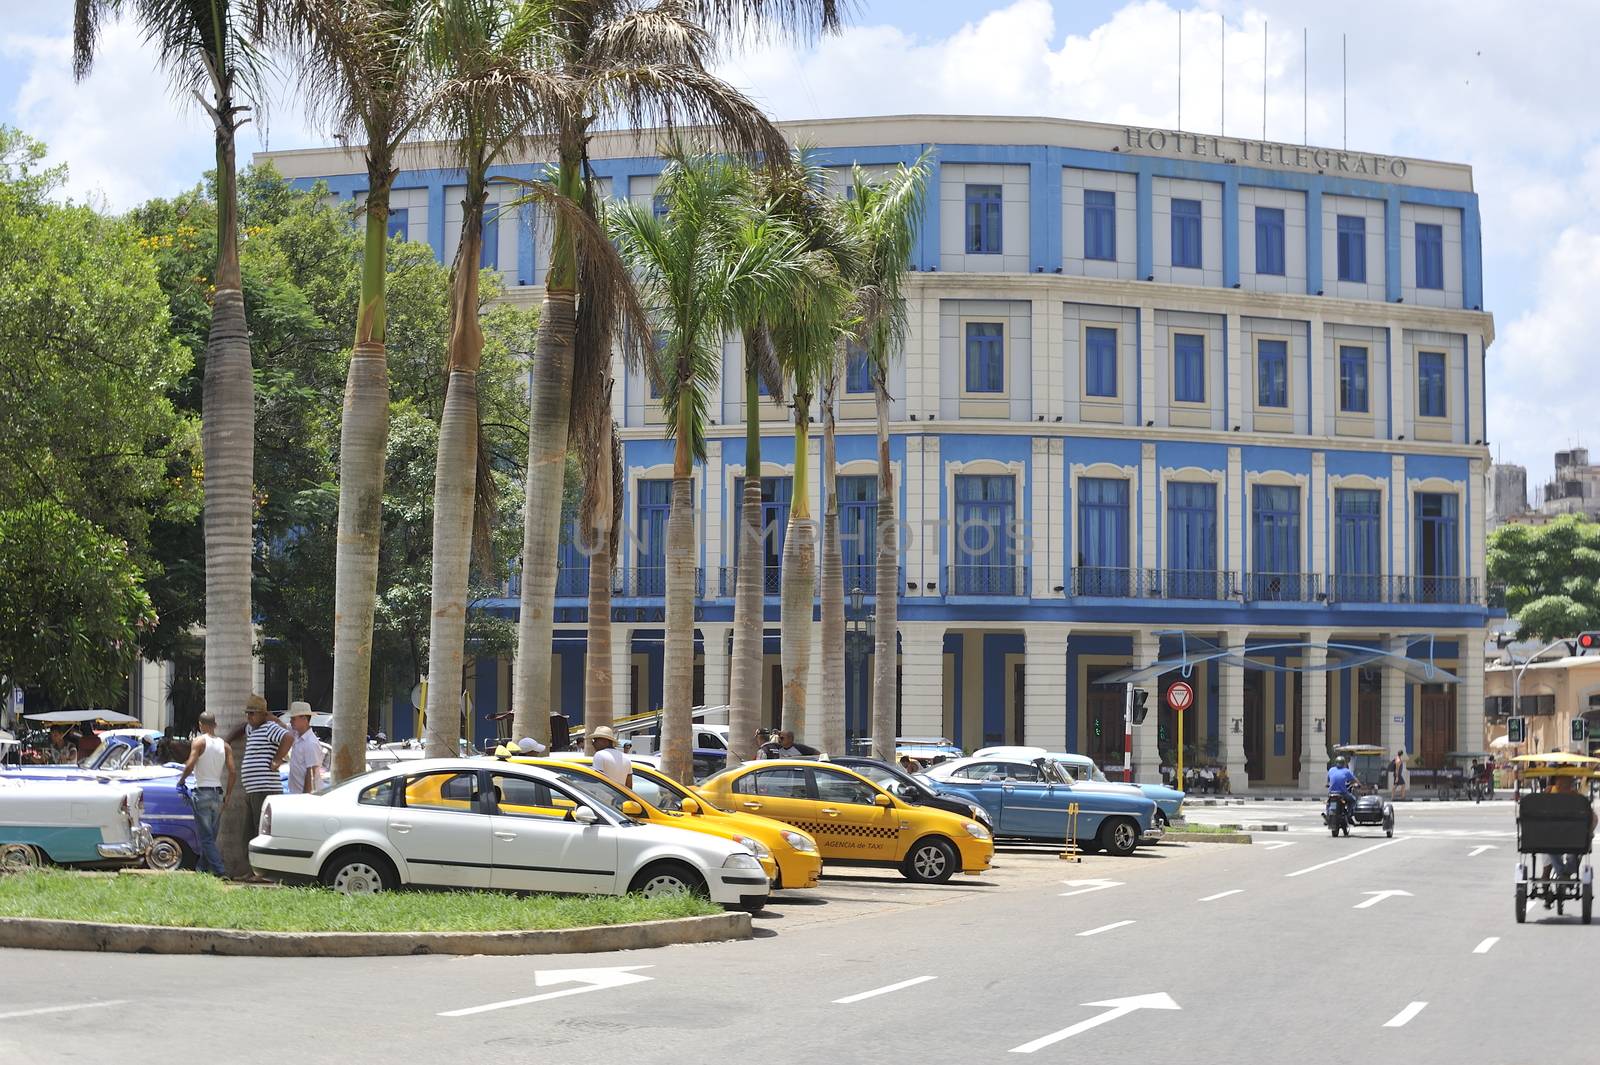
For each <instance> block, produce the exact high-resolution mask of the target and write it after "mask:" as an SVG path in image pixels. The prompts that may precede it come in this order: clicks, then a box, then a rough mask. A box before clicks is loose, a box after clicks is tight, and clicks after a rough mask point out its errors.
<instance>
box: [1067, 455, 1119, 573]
mask: <svg viewBox="0 0 1600 1065" xmlns="http://www.w3.org/2000/svg"><path fill="white" fill-rule="evenodd" d="M1128 576H1129V573H1128V482H1127V481H1121V480H1113V479H1110V478H1104V477H1082V478H1079V480H1078V569H1077V572H1076V573H1075V574H1074V575H1073V582H1072V587H1073V594H1074V595H1111V596H1125V595H1127V594H1128Z"/></svg>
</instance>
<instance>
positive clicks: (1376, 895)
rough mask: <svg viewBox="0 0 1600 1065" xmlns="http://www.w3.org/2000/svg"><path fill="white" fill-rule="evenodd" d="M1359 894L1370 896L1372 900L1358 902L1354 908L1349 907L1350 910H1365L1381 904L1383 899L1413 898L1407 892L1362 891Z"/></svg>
mask: <svg viewBox="0 0 1600 1065" xmlns="http://www.w3.org/2000/svg"><path fill="white" fill-rule="evenodd" d="M1361 894H1363V895H1371V896H1372V898H1370V899H1368V900H1367V901H1366V902H1358V903H1356V904H1355V905H1354V906H1352V907H1350V908H1351V909H1353V910H1365V909H1367V908H1368V907H1369V906H1376V905H1377V904H1378V903H1380V902H1382V901H1383V900H1384V899H1390V898H1400V897H1404V898H1408V899H1409V898H1412V897H1413V896H1412V894H1411V892H1409V891H1363V892H1362V893H1361Z"/></svg>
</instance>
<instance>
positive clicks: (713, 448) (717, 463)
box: [704, 440, 732, 599]
mask: <svg viewBox="0 0 1600 1065" xmlns="http://www.w3.org/2000/svg"><path fill="white" fill-rule="evenodd" d="M723 475H724V469H723V465H722V441H721V440H707V441H706V518H705V538H706V539H705V553H704V556H705V589H706V593H705V598H707V599H715V598H717V597H718V596H719V595H721V594H722V585H721V580H722V572H721V567H722V566H723V565H725V564H726V563H724V562H723V558H722V540H723V537H722V520H723V513H722V488H723ZM731 516H732V508H731V507H730V508H729V517H730V520H731ZM729 557H730V558H731V557H732V552H731V551H730V552H729ZM729 592H730V594H731V592H732V585H731V584H730V585H729Z"/></svg>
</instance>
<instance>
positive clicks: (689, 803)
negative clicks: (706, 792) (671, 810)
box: [678, 799, 700, 814]
mask: <svg viewBox="0 0 1600 1065" xmlns="http://www.w3.org/2000/svg"><path fill="white" fill-rule="evenodd" d="M678 808H679V809H681V810H682V811H683V812H684V813H686V814H697V813H699V812H700V804H699V803H697V802H695V801H694V800H693V799H684V800H683V801H682V802H681V803H679V804H678Z"/></svg>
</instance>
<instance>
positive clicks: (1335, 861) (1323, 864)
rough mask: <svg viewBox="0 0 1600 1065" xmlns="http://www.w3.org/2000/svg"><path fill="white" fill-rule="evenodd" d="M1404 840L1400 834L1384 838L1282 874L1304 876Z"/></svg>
mask: <svg viewBox="0 0 1600 1065" xmlns="http://www.w3.org/2000/svg"><path fill="white" fill-rule="evenodd" d="M1405 841H1406V840H1405V837H1404V836H1401V837H1399V838H1398V839H1386V840H1384V841H1383V842H1382V843H1374V844H1373V845H1372V846H1370V847H1363V848H1362V849H1361V850H1358V851H1351V852H1350V853H1349V854H1346V855H1344V856H1343V857H1342V858H1333V859H1331V860H1329V861H1326V862H1318V863H1317V864H1316V865H1308V866H1306V867H1305V868H1304V869H1296V870H1295V871H1294V872H1292V873H1284V874H1283V875H1284V876H1304V875H1305V874H1306V873H1314V872H1316V871H1317V870H1318V869H1326V868H1327V867H1328V866H1330V865H1338V864H1339V863H1340V862H1348V861H1349V860H1350V859H1351V858H1359V857H1361V856H1362V855H1363V854H1371V853H1372V852H1373V851H1375V850H1382V849H1383V848H1384V847H1392V846H1394V845H1395V844H1396V843H1404V842H1405Z"/></svg>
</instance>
